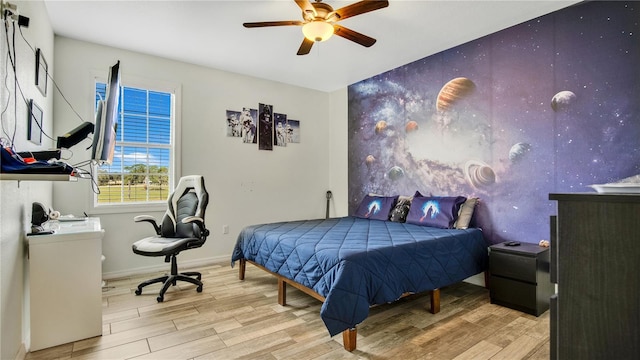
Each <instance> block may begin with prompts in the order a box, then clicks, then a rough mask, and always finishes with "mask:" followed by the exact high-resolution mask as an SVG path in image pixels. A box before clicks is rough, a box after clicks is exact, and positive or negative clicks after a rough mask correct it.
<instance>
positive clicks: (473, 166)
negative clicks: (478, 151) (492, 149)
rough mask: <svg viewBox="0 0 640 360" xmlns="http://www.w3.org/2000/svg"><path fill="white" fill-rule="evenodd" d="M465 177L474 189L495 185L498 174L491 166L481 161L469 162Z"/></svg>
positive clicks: (466, 166)
mask: <svg viewBox="0 0 640 360" xmlns="http://www.w3.org/2000/svg"><path fill="white" fill-rule="evenodd" d="M464 176H465V179H467V182H468V183H469V184H470V185H471V186H473V187H474V188H481V187H485V186H489V185H493V184H494V183H495V182H496V173H495V172H494V171H493V169H492V168H491V166H489V165H487V164H486V163H484V162H482V161H479V160H469V161H467V163H466V164H465V166H464Z"/></svg>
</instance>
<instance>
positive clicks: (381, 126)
mask: <svg viewBox="0 0 640 360" xmlns="http://www.w3.org/2000/svg"><path fill="white" fill-rule="evenodd" d="M386 128H387V122H386V121H384V120H380V121H378V122H377V123H376V128H375V132H376V134H381V133H382V132H384V130H385V129H386Z"/></svg>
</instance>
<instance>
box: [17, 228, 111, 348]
mask: <svg viewBox="0 0 640 360" xmlns="http://www.w3.org/2000/svg"><path fill="white" fill-rule="evenodd" d="M45 230H53V231H54V233H53V234H51V235H30V236H26V241H27V244H28V257H29V260H28V262H29V284H30V285H29V289H30V306H29V308H30V319H31V346H30V351H36V350H40V349H44V348H48V347H51V346H56V345H60V344H65V343H69V342H73V341H77V340H81V339H86V338H90V337H94V336H100V335H102V285H101V284H102V261H101V258H102V237H103V235H104V230H102V227H101V226H100V218H84V219H83V220H80V221H71V222H59V221H49V222H48V223H46V224H45Z"/></svg>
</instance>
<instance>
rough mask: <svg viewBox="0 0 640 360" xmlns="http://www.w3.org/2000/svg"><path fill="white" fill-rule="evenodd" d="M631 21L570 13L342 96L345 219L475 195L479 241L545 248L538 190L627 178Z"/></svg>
mask: <svg viewBox="0 0 640 360" xmlns="http://www.w3.org/2000/svg"><path fill="white" fill-rule="evenodd" d="M639 22H640V2H624V1H612V2H586V3H581V4H579V5H576V6H572V7H569V8H566V9H563V10H560V11H557V12H554V13H551V14H548V15H545V16H543V17H540V18H537V19H534V20H531V21H529V22H526V23H523V24H520V25H517V26H514V27H511V28H508V29H505V30H502V31H500V32H497V33H494V34H492V35H488V36H485V37H483V38H480V39H478V40H474V41H472V42H469V43H466V44H463V45H461V46H458V47H455V48H452V49H449V50H446V51H443V52H441V53H438V54H435V55H432V56H429V57H427V58H424V59H421V60H418V61H415V62H413V63H410V64H407V65H405V66H402V67H399V68H396V69H393V70H391V71H388V72H386V73H383V74H380V75H378V76H375V77H373V78H370V79H367V80H364V81H361V82H359V83H356V84H353V85H351V86H349V88H348V96H349V212H350V214H353V212H354V211H355V209H357V207H358V205H359V203H360V201H361V200H362V198H363V197H364V196H365V195H366V194H369V193H375V194H381V195H412V194H413V193H414V192H415V191H416V190H418V191H420V192H421V193H422V194H423V195H434V196H458V195H462V196H467V197H470V196H477V197H479V198H480V201H481V202H480V205H479V207H478V208H477V211H476V214H475V219H474V222H475V225H477V226H479V227H481V228H483V230H484V232H485V236H486V238H487V240H488V241H489V242H491V243H498V242H502V241H506V240H517V241H524V242H533V243H537V242H538V241H540V240H541V239H548V238H549V216H550V215H552V214H555V203H553V202H551V201H549V200H548V194H549V193H551V192H594V190H592V189H591V188H589V187H588V185H590V184H603V183H611V182H618V181H621V180H624V179H628V178H630V177H636V176H638V175H639V174H640V26H639ZM638 178H640V177H638Z"/></svg>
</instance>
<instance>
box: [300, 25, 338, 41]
mask: <svg viewBox="0 0 640 360" xmlns="http://www.w3.org/2000/svg"><path fill="white" fill-rule="evenodd" d="M333 32H334V30H333V26H332V25H331V24H329V23H326V22H324V21H322V20H314V21H310V22H308V23H306V24H304V26H302V33H303V34H304V37H306V38H307V39H309V40H311V41H316V42H320V41H325V40H327V39H329V38H330V37H331V36H332V35H333Z"/></svg>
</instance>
